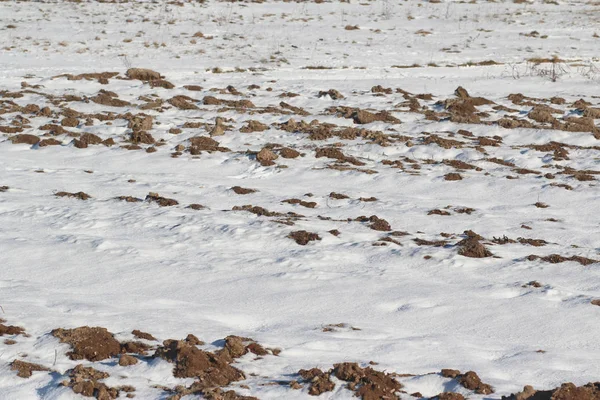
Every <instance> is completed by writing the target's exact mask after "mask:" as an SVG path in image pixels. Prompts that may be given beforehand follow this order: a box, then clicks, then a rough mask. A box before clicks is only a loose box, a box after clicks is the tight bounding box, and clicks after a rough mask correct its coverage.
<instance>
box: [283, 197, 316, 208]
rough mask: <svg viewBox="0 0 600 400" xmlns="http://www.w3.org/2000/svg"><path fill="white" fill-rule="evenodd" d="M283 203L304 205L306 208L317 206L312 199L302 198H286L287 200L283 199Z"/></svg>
mask: <svg viewBox="0 0 600 400" xmlns="http://www.w3.org/2000/svg"><path fill="white" fill-rule="evenodd" d="M283 203H288V204H300V205H301V206H302V207H306V208H315V207H316V206H317V203H316V202H314V201H304V200H300V199H287V200H283Z"/></svg>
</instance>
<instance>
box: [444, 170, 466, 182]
mask: <svg viewBox="0 0 600 400" xmlns="http://www.w3.org/2000/svg"><path fill="white" fill-rule="evenodd" d="M444 180H445V181H461V180H462V175H461V174H459V173H457V172H450V173H448V174H446V175H444Z"/></svg>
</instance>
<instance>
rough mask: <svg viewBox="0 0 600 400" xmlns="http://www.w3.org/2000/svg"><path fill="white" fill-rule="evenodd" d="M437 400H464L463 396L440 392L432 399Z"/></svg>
mask: <svg viewBox="0 0 600 400" xmlns="http://www.w3.org/2000/svg"><path fill="white" fill-rule="evenodd" d="M434 399H437V400H465V396H463V395H462V394H460V393H454V392H442V393H440V394H438V395H437V396H435V397H434Z"/></svg>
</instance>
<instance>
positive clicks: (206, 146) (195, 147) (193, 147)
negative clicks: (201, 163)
mask: <svg viewBox="0 0 600 400" xmlns="http://www.w3.org/2000/svg"><path fill="white" fill-rule="evenodd" d="M188 151H189V152H190V154H192V155H198V154H201V153H202V152H203V151H208V152H209V153H210V152H213V151H220V152H228V151H230V150H229V149H228V148H227V147H221V146H219V142H217V141H216V140H214V139H212V138H210V137H208V136H195V137H193V138H191V139H190V146H189V147H188Z"/></svg>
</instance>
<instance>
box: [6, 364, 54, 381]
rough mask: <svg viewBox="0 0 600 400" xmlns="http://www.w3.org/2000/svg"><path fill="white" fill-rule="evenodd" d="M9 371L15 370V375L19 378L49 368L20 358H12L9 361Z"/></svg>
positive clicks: (27, 376)
mask: <svg viewBox="0 0 600 400" xmlns="http://www.w3.org/2000/svg"><path fill="white" fill-rule="evenodd" d="M10 369H11V371H17V376H19V377H21V378H29V377H31V375H33V372H34V371H50V369H49V368H46V367H44V366H43V365H39V364H33V363H29V362H25V361H21V360H14V361H13V362H12V363H10Z"/></svg>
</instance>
